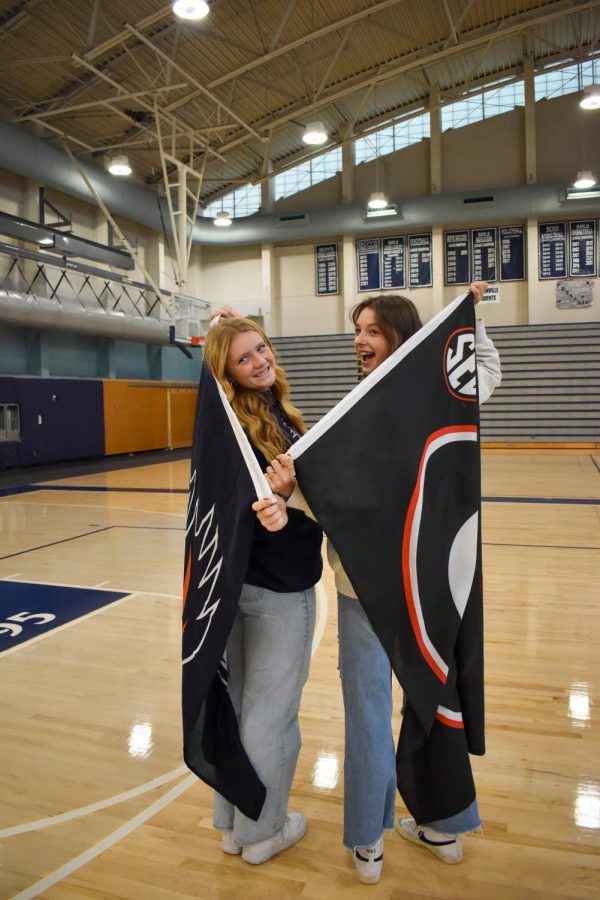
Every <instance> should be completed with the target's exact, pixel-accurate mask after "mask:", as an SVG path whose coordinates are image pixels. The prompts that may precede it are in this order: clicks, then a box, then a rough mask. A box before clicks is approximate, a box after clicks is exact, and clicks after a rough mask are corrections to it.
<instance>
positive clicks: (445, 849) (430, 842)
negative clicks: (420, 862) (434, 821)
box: [396, 819, 463, 866]
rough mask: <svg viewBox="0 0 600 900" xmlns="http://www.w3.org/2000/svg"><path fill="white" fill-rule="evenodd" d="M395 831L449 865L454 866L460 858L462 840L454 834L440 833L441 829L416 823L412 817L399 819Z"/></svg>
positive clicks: (461, 854)
mask: <svg viewBox="0 0 600 900" xmlns="http://www.w3.org/2000/svg"><path fill="white" fill-rule="evenodd" d="M396 831H397V832H398V834H401V835H402V837H404V838H406V840H407V841H412V843H413V844H420V845H421V847H426V848H427V849H428V850H431V852H432V853H435V855H436V856H437V857H438V858H439V859H441V860H442V862H445V863H448V864H449V865H451V866H455V865H456V864H457V863H459V862H461V860H462V856H463V852H462V841H461V839H460V837H459V836H458V835H456V834H442V832H441V831H434V830H433V829H432V828H427V827H426V826H423V825H417V823H416V822H415V820H414V819H400V821H399V822H398V824H397V825H396Z"/></svg>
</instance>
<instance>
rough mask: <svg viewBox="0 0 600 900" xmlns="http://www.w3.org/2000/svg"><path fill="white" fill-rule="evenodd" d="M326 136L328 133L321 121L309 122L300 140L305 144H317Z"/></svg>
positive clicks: (323, 141)
mask: <svg viewBox="0 0 600 900" xmlns="http://www.w3.org/2000/svg"><path fill="white" fill-rule="evenodd" d="M327 137H328V135H327V132H326V131H325V126H324V125H323V123H322V122H309V123H308V125H307V126H306V128H305V129H304V134H303V135H302V140H303V141H304V143H305V144H311V145H315V146H318V145H319V144H324V143H325V141H326V140H327Z"/></svg>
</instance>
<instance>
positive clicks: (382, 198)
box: [367, 191, 388, 209]
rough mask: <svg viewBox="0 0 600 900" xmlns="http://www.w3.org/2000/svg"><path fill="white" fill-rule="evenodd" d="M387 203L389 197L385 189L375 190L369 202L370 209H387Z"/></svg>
mask: <svg viewBox="0 0 600 900" xmlns="http://www.w3.org/2000/svg"><path fill="white" fill-rule="evenodd" d="M387 205H388V198H387V195H386V194H384V193H383V191H373V193H372V194H371V196H370V197H369V201H368V203H367V206H368V207H369V209H385V208H386V206H387Z"/></svg>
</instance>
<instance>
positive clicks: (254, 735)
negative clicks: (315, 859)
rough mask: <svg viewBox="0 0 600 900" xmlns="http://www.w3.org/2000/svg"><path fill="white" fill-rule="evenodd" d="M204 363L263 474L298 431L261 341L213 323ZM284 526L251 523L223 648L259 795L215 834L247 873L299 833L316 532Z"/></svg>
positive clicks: (301, 519)
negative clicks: (259, 800) (254, 809)
mask: <svg viewBox="0 0 600 900" xmlns="http://www.w3.org/2000/svg"><path fill="white" fill-rule="evenodd" d="M204 361H205V363H206V364H207V365H208V367H209V369H210V370H211V371H212V373H213V375H214V376H215V378H216V379H217V380H218V381H219V383H220V384H221V385H222V387H223V389H224V390H225V393H226V395H227V398H228V400H229V402H230V403H231V407H232V409H233V410H234V412H235V413H236V415H237V417H238V419H239V421H240V423H241V425H242V428H243V429H244V431H245V433H246V435H247V437H248V439H249V441H250V443H251V445H252V448H253V450H254V453H255V455H256V457H257V459H258V461H259V463H260V464H261V466H262V468H263V470H264V469H266V467H267V464H268V461H269V460H270V459H273V458H274V457H276V456H277V455H278V454H281V453H284V452H285V451H286V450H287V449H288V448H289V447H290V445H291V444H292V443H294V442H295V441H296V440H298V438H299V437H300V435H301V434H303V433H304V432H305V431H306V428H305V426H304V423H303V421H302V416H301V414H300V412H299V411H298V410H297V409H296V408H295V407H294V406H293V405H292V403H291V402H290V399H289V387H288V384H287V380H286V375H285V372H284V370H283V369H282V368H281V367H280V366H279V365H278V364H277V361H276V359H275V353H274V350H273V347H272V345H271V343H270V341H269V339H268V338H267V336H266V335H265V333H264V332H263V330H262V329H261V328H260V327H259V326H258V325H257V324H256V323H255V322H252V321H250V320H249V319H244V318H241V317H234V318H220V319H217V320H216V322H215V323H214V324H213V326H212V327H211V328H210V330H209V333H208V335H207V338H206V343H205V351H204ZM200 390H202V385H200ZM214 477H215V478H219V477H220V476H219V472H215V473H214ZM269 502H271V501H260V502H259V501H257V503H256V504H254V507H255V508H257V507H259V508H262V507H263V506H264V504H265V503H266V504H267V505H268V504H269ZM281 515H282V516H283V517H285V513H282V514H281ZM287 520H288V521H287V527H286V528H285V529H284V530H283V531H277V532H271V531H267V530H266V529H265V528H263V526H262V525H261V524H260V523H259V522H258V520H257V521H256V523H255V530H254V538H253V542H252V548H251V552H250V560H249V563H248V568H247V571H246V573H245V577H244V584H243V586H242V592H241V595H240V599H239V603H238V609H237V612H236V616H235V620H234V623H233V627H232V630H231V633H230V635H229V639H228V641H227V672H228V675H227V679H228V690H229V694H230V697H231V701H232V704H233V708H234V710H235V712H236V716H237V719H238V725H239V731H240V737H241V740H242V744H243V746H244V749H245V751H246V754H247V755H248V757H249V759H250V761H251V763H252V765H253V767H254V769H255V771H256V773H257V775H258V776H259V778H260V779H261V781H262V783H263V784H264V785H265V787H266V790H267V793H266V799H265V803H264V806H263V809H262V812H261V814H260V817H259V819H258V821H256V822H255V821H253V820H252V819H249V818H247V817H246V816H244V815H243V814H242V813H241V812H240V811H239V810H238V809H236V808H235V807H234V806H233V805H232V804H231V803H229V802H228V801H227V800H225V798H224V797H222V796H221V795H219V794H215V802H214V826H215V828H217V829H219V830H221V831H222V833H223V834H222V839H221V847H222V849H223V851H224V852H225V853H230V854H241V856H242V859H243V860H244V861H245V862H247V863H250V864H254V865H256V864H259V863H263V862H265V861H266V860H268V859H270V858H271V857H272V856H275V855H276V854H277V853H280V852H281V851H282V850H285V849H287V848H288V847H291V846H292V845H293V844H295V843H296V842H297V841H299V840H300V839H301V838H302V837H303V835H304V833H305V831H306V821H305V819H304V816H303V815H302V814H301V813H299V812H292V813H288V799H289V793H290V788H291V784H292V778H293V776H294V772H295V769H296V762H297V759H298V754H299V752H300V745H301V739H300V726H299V723H298V711H299V708H300V699H301V695H302V688H303V687H304V684H305V682H306V679H307V677H308V668H309V662H310V653H311V646H312V636H313V630H314V621H315V589H314V585H315V584H316V583H317V582H318V580H319V578H320V577H321V571H322V561H321V541H322V532H321V529H320V528H319V526H318V525H317V524H316V523H315V522H314V521H312V520H311V519H310V518H308V517H307V516H306V515H305V514H304V513H303V512H300V511H299V510H290V511H289V512H288V513H287Z"/></svg>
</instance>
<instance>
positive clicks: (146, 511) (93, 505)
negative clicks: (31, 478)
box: [0, 492, 186, 527]
mask: <svg viewBox="0 0 600 900" xmlns="http://www.w3.org/2000/svg"><path fill="white" fill-rule="evenodd" d="M36 493H37V492H36ZM11 505H13V506H20V505H22V504H20V503H19V501H18V500H7V501H6V502H5V503H0V506H2V507H4V506H11ZM27 505H28V506H46V507H48V508H49V509H62V508H63V507H67V509H70V510H72V509H73V507H72V506H71V505H70V504H69V503H49V502H48V500H43V499H42V500H41V501H40V502H39V503H37V502H36V501H35V500H32V502H31V503H28V504H27ZM78 508H79V509H101V510H103V511H104V512H106V511H107V507H106V506H99V505H98V504H97V503H86V504H83V503H82V504H81V506H79V507H78ZM114 511H118V512H131V513H136V514H137V515H144V516H172V517H173V516H174V517H175V518H177V519H185V518H186V513H175V512H163V511H161V510H159V509H139V508H137V507H135V506H113V505H112V504H111V506H110V512H114ZM132 527H134V526H132Z"/></svg>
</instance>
